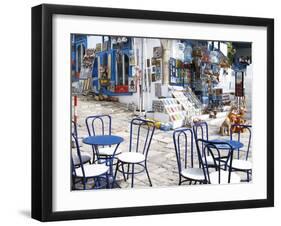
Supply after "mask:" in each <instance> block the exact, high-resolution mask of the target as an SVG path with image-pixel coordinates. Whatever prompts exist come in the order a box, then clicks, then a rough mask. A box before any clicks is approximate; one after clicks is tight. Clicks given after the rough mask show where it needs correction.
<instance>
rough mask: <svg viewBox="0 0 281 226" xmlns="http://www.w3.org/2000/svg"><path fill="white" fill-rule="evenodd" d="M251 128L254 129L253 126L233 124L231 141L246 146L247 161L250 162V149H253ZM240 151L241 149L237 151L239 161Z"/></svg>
mask: <svg viewBox="0 0 281 226" xmlns="http://www.w3.org/2000/svg"><path fill="white" fill-rule="evenodd" d="M251 128H252V126H251V125H243V124H233V125H231V130H230V139H231V140H237V141H239V142H241V143H243V144H244V147H245V149H244V151H245V156H244V158H245V160H248V157H249V152H250V147H251V139H252V131H251ZM233 131H235V132H233ZM240 151H241V150H240V149H238V150H237V158H238V159H240Z"/></svg>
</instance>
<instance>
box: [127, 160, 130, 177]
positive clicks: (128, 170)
mask: <svg viewBox="0 0 281 226" xmlns="http://www.w3.org/2000/svg"><path fill="white" fill-rule="evenodd" d="M129 172H130V163H128V169H127V180H128V179H129Z"/></svg>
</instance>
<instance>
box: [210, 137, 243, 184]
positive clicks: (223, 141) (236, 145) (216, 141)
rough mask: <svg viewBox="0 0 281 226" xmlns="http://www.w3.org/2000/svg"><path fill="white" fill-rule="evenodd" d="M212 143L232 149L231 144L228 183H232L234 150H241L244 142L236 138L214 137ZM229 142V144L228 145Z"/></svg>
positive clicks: (220, 147) (222, 147)
mask: <svg viewBox="0 0 281 226" xmlns="http://www.w3.org/2000/svg"><path fill="white" fill-rule="evenodd" d="M210 142H212V144H214V145H215V146H216V147H217V148H218V149H222V150H223V149H225V150H227V149H230V148H229V146H230V147H231V149H230V158H229V166H228V167H229V175H228V183H230V178H231V171H232V160H233V152H234V151H235V150H239V149H240V148H242V147H243V146H244V144H243V143H241V142H239V141H236V140H227V139H214V140H210ZM227 144H228V145H227Z"/></svg>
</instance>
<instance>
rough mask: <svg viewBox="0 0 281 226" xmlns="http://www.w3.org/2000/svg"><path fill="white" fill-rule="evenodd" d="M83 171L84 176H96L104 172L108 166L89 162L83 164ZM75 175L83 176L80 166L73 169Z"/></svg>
mask: <svg viewBox="0 0 281 226" xmlns="http://www.w3.org/2000/svg"><path fill="white" fill-rule="evenodd" d="M83 167H84V171H85V177H97V176H100V175H102V174H105V173H106V172H107V171H108V170H109V167H108V166H106V165H105V164H91V165H83ZM75 172H76V176H77V177H83V172H82V168H81V167H79V168H77V169H75Z"/></svg>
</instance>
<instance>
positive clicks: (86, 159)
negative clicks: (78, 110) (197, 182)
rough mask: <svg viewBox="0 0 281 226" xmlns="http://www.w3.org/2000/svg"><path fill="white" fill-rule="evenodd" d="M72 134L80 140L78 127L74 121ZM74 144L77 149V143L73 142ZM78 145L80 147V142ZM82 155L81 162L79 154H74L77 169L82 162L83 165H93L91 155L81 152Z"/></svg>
mask: <svg viewBox="0 0 281 226" xmlns="http://www.w3.org/2000/svg"><path fill="white" fill-rule="evenodd" d="M72 134H73V136H75V137H76V139H77V140H78V132H77V125H76V123H75V122H74V121H72ZM73 144H74V145H73V146H74V147H76V143H75V141H74V140H73ZM78 145H79V142H78ZM80 155H81V161H80V159H79V157H78V155H77V153H76V154H73V164H74V166H75V167H79V166H80V162H82V163H83V164H85V163H91V155H90V154H89V153H87V152H84V151H82V150H80Z"/></svg>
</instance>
